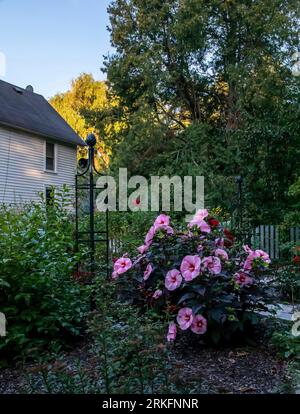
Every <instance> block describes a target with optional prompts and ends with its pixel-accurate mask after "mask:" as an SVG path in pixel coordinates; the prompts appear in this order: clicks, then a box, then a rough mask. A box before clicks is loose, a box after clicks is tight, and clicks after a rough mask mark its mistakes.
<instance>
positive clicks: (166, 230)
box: [157, 224, 174, 234]
mask: <svg viewBox="0 0 300 414" xmlns="http://www.w3.org/2000/svg"><path fill="white" fill-rule="evenodd" d="M157 230H163V231H165V232H166V233H167V234H174V230H173V229H172V227H171V226H167V225H166V224H162V225H161V226H159V227H157Z"/></svg>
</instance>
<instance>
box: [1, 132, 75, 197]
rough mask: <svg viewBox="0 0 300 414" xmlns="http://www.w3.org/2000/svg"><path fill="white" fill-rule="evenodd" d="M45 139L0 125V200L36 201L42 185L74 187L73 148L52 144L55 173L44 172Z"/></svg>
mask: <svg viewBox="0 0 300 414" xmlns="http://www.w3.org/2000/svg"><path fill="white" fill-rule="evenodd" d="M45 141H46V139H44V138H41V137H38V136H34V135H30V134H27V133H23V132H19V131H13V130H10V129H6V128H2V127H1V126H0V203H3V202H4V203H9V204H22V203H25V202H27V201H31V200H39V196H38V193H39V192H43V193H44V192H45V186H55V187H58V188H59V187H61V186H62V185H63V184H66V185H67V186H69V187H70V188H71V189H74V184H75V172H76V159H77V149H76V147H75V146H68V145H63V144H61V143H55V147H56V160H57V165H56V173H55V174H54V173H53V172H47V171H45Z"/></svg>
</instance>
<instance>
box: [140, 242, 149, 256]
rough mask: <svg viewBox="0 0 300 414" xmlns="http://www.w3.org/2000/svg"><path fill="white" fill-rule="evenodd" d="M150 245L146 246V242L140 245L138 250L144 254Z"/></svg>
mask: <svg viewBox="0 0 300 414" xmlns="http://www.w3.org/2000/svg"><path fill="white" fill-rule="evenodd" d="M148 248H149V247H148V246H146V245H145V244H143V245H142V246H140V247H138V248H137V249H138V251H139V252H140V253H141V254H144V253H146V251H147V250H148Z"/></svg>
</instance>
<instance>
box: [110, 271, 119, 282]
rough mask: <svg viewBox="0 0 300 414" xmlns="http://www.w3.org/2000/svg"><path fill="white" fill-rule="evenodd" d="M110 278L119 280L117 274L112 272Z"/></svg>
mask: <svg viewBox="0 0 300 414" xmlns="http://www.w3.org/2000/svg"><path fill="white" fill-rule="evenodd" d="M111 278H112V279H113V280H116V279H118V278H119V275H118V273H117V272H112V275H111Z"/></svg>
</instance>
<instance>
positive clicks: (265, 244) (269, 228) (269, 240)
mask: <svg viewBox="0 0 300 414" xmlns="http://www.w3.org/2000/svg"><path fill="white" fill-rule="evenodd" d="M286 241H287V242H293V243H295V242H300V228H299V227H292V228H290V231H289V240H286ZM279 245H280V242H279V226H276V225H260V226H257V227H256V229H254V230H253V233H252V235H251V246H254V247H257V248H260V249H262V250H264V251H265V252H267V253H268V254H269V256H270V258H271V259H278V258H279V256H280V250H279Z"/></svg>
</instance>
